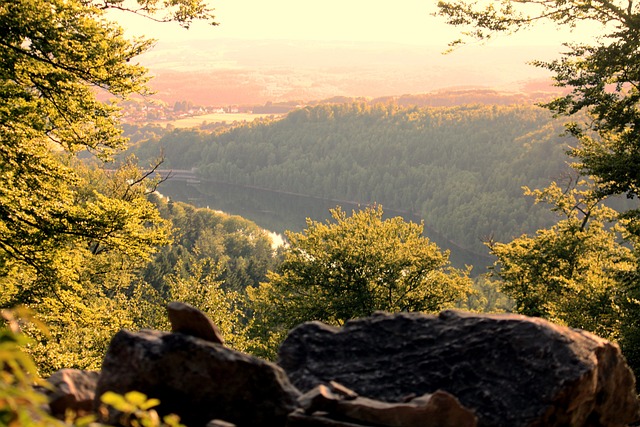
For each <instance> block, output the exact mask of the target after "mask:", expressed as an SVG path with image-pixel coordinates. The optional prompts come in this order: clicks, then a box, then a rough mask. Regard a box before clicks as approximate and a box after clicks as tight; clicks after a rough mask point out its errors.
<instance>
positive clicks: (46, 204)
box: [0, 0, 211, 369]
mask: <svg viewBox="0 0 640 427" xmlns="http://www.w3.org/2000/svg"><path fill="white" fill-rule="evenodd" d="M113 8H115V9H120V10H122V11H130V12H133V11H135V13H140V14H143V15H149V16H151V17H154V16H155V17H158V16H159V17H158V18H155V19H158V20H161V21H164V20H176V21H178V22H180V23H181V24H182V25H184V26H189V24H190V23H191V22H192V20H193V19H201V18H206V19H209V18H211V13H210V11H209V10H208V9H207V8H206V7H205V6H204V1H202V0H172V1H170V2H167V1H163V2H161V1H160V0H139V1H137V2H134V1H127V0H125V1H122V0H95V1H93V0H17V1H12V2H2V3H0V33H1V34H2V38H1V39H0V64H2V66H1V67H0V94H1V96H0V289H2V291H1V292H0V306H2V307H7V306H13V305H15V304H25V305H29V306H31V307H32V308H33V309H34V310H35V311H36V313H37V314H38V315H39V316H40V317H41V318H43V319H44V320H46V321H47V322H49V323H50V328H51V331H52V333H51V335H50V336H48V337H44V336H40V337H38V340H37V343H36V345H35V346H34V347H38V346H40V345H43V346H44V347H46V348H45V349H43V350H42V351H41V352H40V350H38V349H37V348H36V349H35V350H34V351H35V352H36V353H38V352H40V354H42V355H43V356H42V359H41V360H44V361H47V362H49V363H50V367H51V368H54V369H55V368H56V366H57V363H58V361H56V360H55V358H53V357H51V356H52V355H53V354H57V355H58V356H61V357H66V356H69V357H71V356H70V355H75V356H74V357H71V359H73V360H72V363H71V364H70V365H66V366H67V367H71V366H78V365H79V364H82V365H83V366H78V367H86V366H93V365H92V364H93V363H94V362H95V361H96V360H98V359H99V356H98V355H99V354H101V353H100V352H101V350H103V348H104V346H105V343H106V342H107V341H106V340H107V339H108V338H106V335H108V334H109V333H110V332H109V331H110V330H111V328H114V327H116V328H117V327H118V326H120V325H129V324H130V318H129V316H128V315H126V312H127V307H129V306H130V304H131V303H133V300H132V299H130V298H129V297H128V295H127V294H126V292H125V291H130V288H131V286H132V282H131V280H130V279H131V277H132V275H133V273H134V272H135V270H136V269H138V268H140V267H141V265H142V263H143V262H144V261H145V260H148V259H149V256H150V255H151V254H152V253H153V251H154V250H155V246H156V245H158V244H162V243H166V242H167V241H168V239H167V237H168V230H167V227H166V223H165V222H164V221H163V220H162V219H161V218H160V216H159V215H158V212H157V210H155V208H154V207H153V205H151V204H150V203H149V202H148V201H147V200H146V195H147V194H148V193H149V191H151V190H152V189H153V185H152V184H151V183H149V180H147V179H145V178H146V176H145V175H144V174H142V173H141V172H140V170H139V169H138V168H137V167H136V166H135V164H133V163H131V162H129V163H126V164H125V165H124V166H123V167H122V168H120V169H119V170H118V171H117V172H115V173H106V172H105V171H104V170H103V169H102V168H101V167H99V166H97V165H96V166H94V167H85V166H84V165H83V164H82V163H80V162H79V161H78V156H77V155H78V153H80V152H84V151H88V152H89V153H91V154H92V155H93V157H94V159H95V161H96V162H98V164H99V163H103V162H107V161H109V160H110V159H111V156H112V154H114V153H116V152H117V151H118V150H121V149H123V148H124V146H125V142H126V141H125V139H124V138H122V136H121V130H120V127H119V123H118V119H119V109H118V106H117V103H116V101H115V100H113V101H109V102H102V101H101V100H100V99H98V93H101V94H103V95H105V97H106V96H114V97H116V98H125V97H127V96H128V95H130V94H132V93H140V94H146V93H148V91H147V89H146V87H145V83H146V82H147V80H148V77H147V76H146V71H145V69H144V68H142V67H140V66H139V65H136V64H135V63H134V62H132V61H133V59H134V58H135V56H136V55H138V54H140V53H142V52H144V51H145V50H147V49H148V48H149V47H150V46H151V45H152V42H151V41H149V40H143V39H135V40H133V41H131V40H127V39H125V38H124V36H123V31H122V29H121V28H120V27H119V26H118V25H117V24H115V23H113V22H109V21H107V20H106V19H105V11H107V10H109V9H113ZM162 13H165V15H162V16H160V15H159V14H162ZM101 98H102V96H101ZM103 327H104V328H103ZM100 334H104V335H105V336H99V335H100ZM70 340H75V341H76V342H75V344H71V343H70ZM56 346H57V351H54V350H52V349H55V348H56ZM44 347H43V348H44ZM85 356H86V357H85Z"/></svg>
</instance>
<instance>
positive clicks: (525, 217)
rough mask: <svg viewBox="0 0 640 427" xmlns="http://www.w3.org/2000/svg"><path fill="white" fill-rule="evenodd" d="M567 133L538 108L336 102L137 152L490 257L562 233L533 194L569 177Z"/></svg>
mask: <svg viewBox="0 0 640 427" xmlns="http://www.w3.org/2000/svg"><path fill="white" fill-rule="evenodd" d="M408 98H409V97H407V99H408ZM418 98H420V97H418ZM446 98H447V97H445V99H446ZM561 133H562V126H561V124H560V123H559V122H557V121H554V120H553V119H552V118H551V117H550V114H549V113H548V112H547V111H546V110H543V109H541V108H538V107H534V106H532V105H506V106H500V105H463V106H456V107H415V106H413V107H401V106H398V105H397V104H373V105H372V104H370V103H362V102H360V103H347V104H326V103H325V104H323V105H318V106H308V107H304V108H301V109H298V110H295V111H292V112H291V113H289V114H288V115H287V116H286V117H284V118H282V119H279V120H273V121H269V120H267V121H259V122H253V123H250V124H244V125H239V126H237V127H235V128H232V129H230V130H227V131H223V132H218V133H214V134H207V133H203V132H201V131H198V130H191V131H189V130H175V131H172V132H169V133H167V134H166V135H164V136H163V137H161V138H152V139H151V140H149V141H146V142H141V143H138V144H137V145H136V146H134V147H133V148H132V150H133V151H135V152H136V153H137V154H138V155H139V156H140V157H141V158H143V159H145V158H150V157H153V156H156V155H157V154H158V153H159V152H160V151H162V152H164V154H165V156H166V158H167V164H166V167H168V168H175V169H189V168H191V167H197V169H198V171H199V173H200V174H201V176H202V177H203V178H206V179H211V180H215V181H220V182H228V183H233V184H243V185H251V186H256V187H262V188H268V189H272V190H278V191H286V192H292V193H299V194H306V195H311V196H316V197H323V198H330V199H337V200H349V201H356V202H361V203H373V202H378V203H382V204H383V205H384V206H385V207H386V208H388V209H395V210H399V211H407V212H412V213H415V214H417V215H418V216H420V217H422V218H424V219H425V222H426V223H427V224H428V225H429V226H430V227H432V228H434V229H435V230H436V231H437V232H439V233H440V234H442V235H443V236H445V237H446V238H447V239H449V240H451V241H453V242H455V243H457V244H458V245H460V246H462V247H465V248H468V249H473V250H475V251H479V252H480V251H482V252H484V251H486V249H485V248H484V246H483V244H482V240H483V239H486V238H489V237H491V238H494V239H496V240H502V241H506V240H510V239H511V238H513V237H514V236H518V235H520V234H521V233H531V232H534V231H535V230H537V229H539V228H541V227H544V226H547V225H549V224H550V222H551V217H550V214H549V213H548V212H547V211H546V209H545V208H543V207H538V206H534V205H532V201H531V200H530V199H526V198H524V197H523V196H522V188H521V187H522V186H524V185H528V186H530V187H533V188H535V187H543V186H546V185H547V184H548V183H549V181H550V180H552V179H561V178H562V175H563V173H565V172H566V171H567V165H566V161H567V160H568V159H567V157H566V155H565V151H566V148H567V146H568V144H569V143H570V141H569V140H568V139H567V138H562V137H560V136H559V135H560V134H561Z"/></svg>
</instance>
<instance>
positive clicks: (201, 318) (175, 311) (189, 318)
mask: <svg viewBox="0 0 640 427" xmlns="http://www.w3.org/2000/svg"><path fill="white" fill-rule="evenodd" d="M167 314H168V315H169V322H171V331H172V332H176V333H181V334H185V335H191V336H193V337H198V338H201V339H203V340H205V341H210V342H213V343H216V344H224V338H222V334H221V333H220V330H219V329H218V327H217V326H216V325H215V323H213V322H212V321H211V319H209V317H207V315H206V314H204V313H203V312H202V311H200V310H198V309H197V308H195V307H194V306H192V305H189V304H187V303H184V302H179V301H173V302H170V303H169V304H167Z"/></svg>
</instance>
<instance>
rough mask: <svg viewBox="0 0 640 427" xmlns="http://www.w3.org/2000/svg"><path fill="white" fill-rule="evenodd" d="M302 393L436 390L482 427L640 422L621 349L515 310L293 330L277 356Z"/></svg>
mask: <svg viewBox="0 0 640 427" xmlns="http://www.w3.org/2000/svg"><path fill="white" fill-rule="evenodd" d="M278 363H279V364H280V365H281V366H282V367H283V368H284V369H285V371H286V372H287V374H288V375H289V378H290V379H291V381H292V382H293V384H294V385H296V386H297V387H298V388H299V389H300V390H301V391H303V392H307V391H309V390H312V389H313V388H314V387H317V386H318V385H321V384H328V383H329V382H330V381H337V382H339V383H341V384H343V385H344V386H346V387H348V388H350V389H353V390H354V391H355V392H356V393H358V394H359V395H360V396H364V397H367V398H370V399H377V400H381V401H385V402H396V403H397V402H404V401H406V400H407V399H410V398H411V397H413V396H422V395H425V394H433V393H436V392H438V390H441V391H444V392H447V393H449V394H450V395H453V396H455V397H456V398H457V399H458V400H459V401H460V403H461V404H462V405H463V406H464V407H466V408H469V409H471V410H472V411H473V412H474V413H475V415H476V416H477V417H478V425H480V426H505V427H520V426H523V427H524V426H531V427H533V426H612V427H613V426H623V425H627V424H629V423H631V422H633V421H636V420H638V412H639V405H638V400H637V398H636V395H635V385H634V377H633V374H632V373H631V371H630V369H629V368H628V367H627V365H626V363H625V361H624V358H623V357H622V356H621V354H620V350H619V348H618V347H617V346H616V345H615V344H612V343H610V342H608V341H606V340H603V339H601V338H598V337H597V336H595V335H592V334H589V333H587V332H584V331H580V330H574V329H569V328H565V327H561V326H557V325H554V324H551V323H549V322H546V321H544V320H541V319H533V318H527V317H524V316H518V315H480V314H469V313H462V312H457V311H445V312H443V313H441V314H440V315H439V316H428V315H421V314H409V313H402V314H394V315H388V314H377V315H374V316H372V317H370V318H366V319H359V320H355V321H351V322H348V323H347V324H346V325H345V326H344V327H343V328H341V329H338V328H333V327H329V326H327V325H324V324H321V323H318V322H310V323H306V324H303V325H301V326H299V327H297V328H296V329H294V330H292V331H291V332H290V334H289V336H288V337H287V339H286V340H285V342H284V343H283V345H282V346H281V348H280V352H279V362H278Z"/></svg>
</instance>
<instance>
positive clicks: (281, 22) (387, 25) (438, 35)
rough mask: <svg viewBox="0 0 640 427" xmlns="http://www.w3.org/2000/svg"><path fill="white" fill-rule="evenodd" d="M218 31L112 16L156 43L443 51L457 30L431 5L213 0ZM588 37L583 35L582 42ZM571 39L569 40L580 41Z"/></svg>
mask: <svg viewBox="0 0 640 427" xmlns="http://www.w3.org/2000/svg"><path fill="white" fill-rule="evenodd" d="M210 4H211V5H212V6H213V7H214V8H215V14H216V18H217V21H218V22H219V23H220V25H219V26H217V27H213V26H210V25H206V24H204V23H197V24H195V25H194V26H192V28H191V29H190V30H188V31H187V30H184V29H181V28H180V27H179V26H178V25H176V24H157V23H153V22H150V21H148V20H142V19H134V18H133V17H131V16H123V15H114V17H115V19H117V20H118V22H120V23H121V24H122V25H123V26H124V27H125V28H127V29H128V30H129V31H130V32H131V34H132V35H133V34H135V35H146V36H149V37H153V38H156V39H159V40H160V41H171V40H189V39H212V40H215V39H220V38H241V39H291V40H331V41H335V40H339V41H372V42H394V43H407V44H421V45H422V44H425V45H426V44H428V45H436V46H438V45H439V46H443V47H446V45H447V43H448V42H449V41H451V40H453V39H455V38H456V36H457V34H458V31H459V30H458V29H455V28H452V27H449V26H447V25H446V24H444V22H443V19H442V18H436V17H433V16H431V13H432V12H434V11H435V10H436V6H435V4H436V2H435V0H393V1H389V0H385V1H382V0H377V1H374V0H323V1H313V2H312V1H304V0H268V1H266V0H215V1H211V2H210ZM587 34H588V33H584V34H583V35H584V36H586V35H587ZM580 36H581V34H580V33H579V32H578V33H574V34H573V35H572V36H570V37H574V38H580ZM567 37H568V35H567V34H566V33H562V32H559V31H557V29H555V28H553V27H551V26H547V27H539V28H538V29H537V30H536V31H528V32H525V33H522V34H518V35H515V36H509V37H501V38H500V39H499V40H496V41H494V42H492V43H497V44H511V45H546V44H550V45H558V44H559V43H560V42H561V41H562V40H566V39H567Z"/></svg>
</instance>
